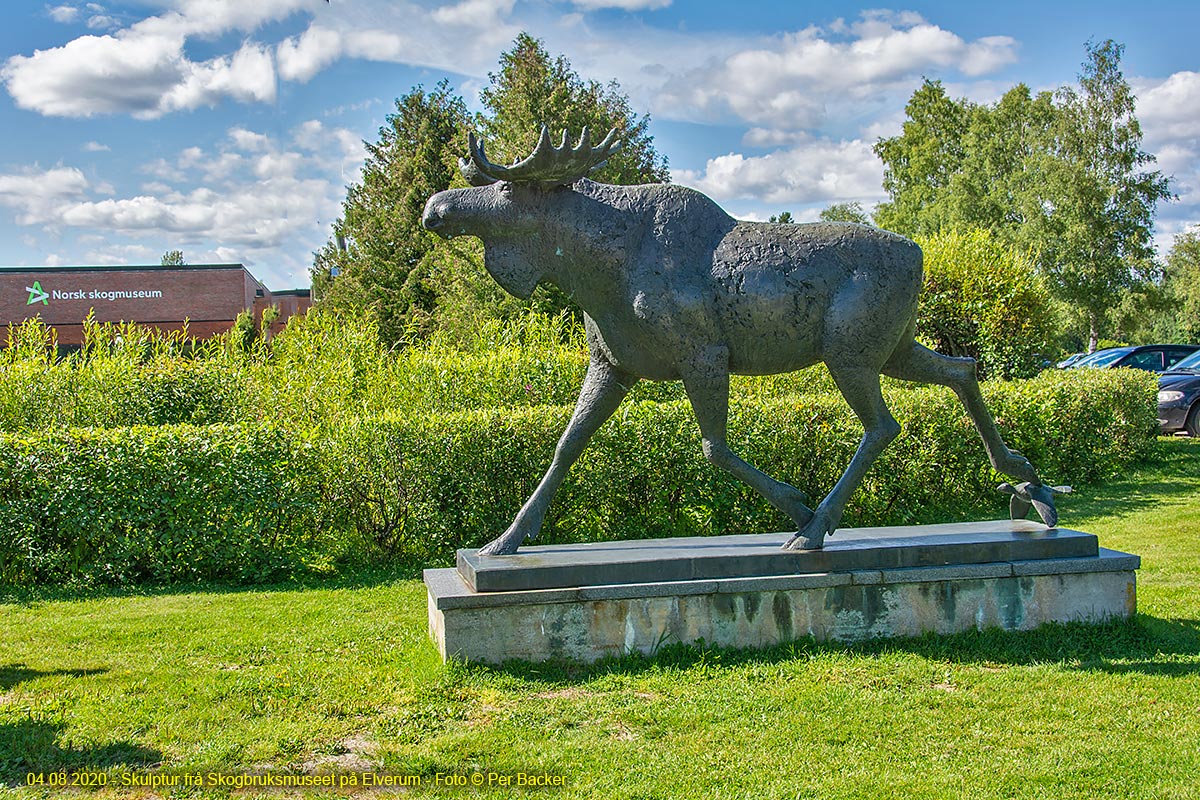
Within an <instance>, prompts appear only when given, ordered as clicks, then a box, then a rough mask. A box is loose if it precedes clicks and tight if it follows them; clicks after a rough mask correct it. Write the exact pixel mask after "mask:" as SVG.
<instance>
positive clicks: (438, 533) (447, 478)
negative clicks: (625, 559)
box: [323, 370, 1156, 562]
mask: <svg viewBox="0 0 1200 800" xmlns="http://www.w3.org/2000/svg"><path fill="white" fill-rule="evenodd" d="M1154 391H1155V385H1154V380H1153V376H1149V375H1146V374H1144V373H1137V372H1133V371H1127V370H1094V371H1092V370H1089V371H1084V372H1078V371H1074V372H1068V373H1062V372H1048V373H1044V374H1043V375H1041V376H1039V377H1038V378H1036V379H1034V380H1030V381H1023V382H1013V383H998V382H993V383H990V384H986V385H985V394H986V395H987V397H988V400H989V403H991V405H992V406H993V408H994V409H995V410H996V413H997V422H998V425H999V426H1000V428H1001V430H1002V431H1003V433H1004V435H1005V436H1006V438H1007V440H1008V442H1009V443H1010V445H1011V446H1013V447H1015V448H1017V449H1020V450H1022V451H1023V452H1025V453H1026V454H1027V455H1029V456H1030V457H1031V458H1032V459H1033V460H1034V463H1035V464H1037V466H1038V469H1039V472H1040V474H1041V475H1042V476H1043V477H1044V479H1046V480H1047V481H1052V482H1056V483H1059V482H1065V483H1073V484H1079V485H1086V484H1087V483H1090V482H1094V481H1097V480H1100V479H1103V478H1106V477H1110V476H1112V475H1114V474H1115V473H1117V472H1118V471H1119V470H1121V469H1122V468H1123V467H1125V466H1127V465H1128V464H1130V463H1133V462H1135V461H1137V460H1139V459H1140V458H1142V457H1144V456H1145V455H1146V454H1147V453H1148V452H1149V447H1150V445H1151V444H1152V442H1153V440H1154V435H1155V429H1156V423H1155V415H1154ZM888 397H889V403H890V405H891V407H892V408H893V410H894V412H895V414H896V416H897V418H898V419H899V420H900V421H901V423H902V424H903V427H904V433H903V434H902V435H901V437H900V438H899V439H897V441H896V442H894V443H893V444H892V445H891V446H890V447H889V448H888V449H887V450H886V451H885V452H884V454H883V456H882V457H881V458H880V460H879V462H878V463H877V464H876V466H875V468H874V469H872V470H871V471H870V473H869V474H868V475H867V478H866V480H865V481H864V483H863V487H862V489H861V490H860V491H859V492H857V493H856V494H855V496H854V497H853V499H852V500H851V503H850V506H849V507H848V509H847V513H846V517H845V521H844V522H845V524H846V525H886V524H899V523H911V522H931V521H938V520H946V519H950V518H955V517H958V518H965V517H966V516H971V515H978V514H979V513H980V512H981V510H985V511H986V512H987V513H991V514H1003V513H1006V507H1005V506H1006V500H1005V498H1004V496H1002V495H1000V494H999V493H998V492H996V486H997V484H998V483H999V482H1000V481H1001V480H1004V478H1002V477H1001V476H998V475H997V474H995V473H994V472H993V471H992V470H991V468H990V467H989V465H988V463H987V460H986V456H985V454H984V451H983V446H982V443H981V442H980V441H979V437H978V434H977V433H976V432H975V429H974V427H972V425H971V423H970V421H969V419H968V418H967V415H966V412H965V411H964V409H963V407H962V405H961V404H960V403H959V401H958V400H957V398H955V397H954V395H953V393H951V392H950V391H949V390H947V389H941V388H920V389H915V390H913V389H906V388H902V387H900V386H899V385H895V384H891V385H889V389H888ZM569 416H570V408H569V407H551V408H514V409H508V410H502V409H487V410H480V411H472V412H460V413H453V414H435V415H425V416H414V417H401V416H396V415H393V416H391V417H383V418H375V419H370V420H358V421H356V422H355V423H354V424H353V425H351V426H349V427H347V428H346V429H345V430H344V431H342V432H340V434H339V435H338V436H336V437H334V439H333V444H331V445H330V447H331V452H330V453H329V454H328V455H327V456H326V457H325V458H323V463H324V465H325V469H326V472H325V474H324V477H323V484H324V485H325V486H326V487H327V491H329V492H330V496H331V497H337V498H339V501H340V502H339V506H340V507H341V508H343V509H346V514H347V516H346V517H343V524H345V525H347V526H348V527H351V528H355V529H356V530H358V531H359V532H360V533H361V534H363V535H364V537H365V538H366V539H367V540H368V541H374V542H375V543H376V544H377V545H379V546H383V545H384V543H385V542H386V549H387V550H388V551H389V552H392V553H403V554H406V555H407V556H408V557H412V558H416V559H418V560H421V561H426V562H432V561H443V562H444V561H447V560H448V559H450V558H451V557H452V554H453V552H454V550H455V549H456V548H459V547H468V546H478V545H480V544H482V543H484V542H485V541H487V540H488V539H490V538H492V537H494V536H496V535H498V534H499V533H500V532H501V531H503V530H504V528H505V527H506V526H507V525H508V523H509V522H510V521H511V520H512V518H513V516H514V515H515V514H516V511H517V509H518V508H519V506H520V504H521V503H522V502H523V501H524V500H525V498H527V497H528V496H529V495H530V494H531V493H532V491H533V489H534V487H535V486H536V485H537V482H538V480H539V479H540V478H541V475H542V472H543V471H544V470H545V468H546V465H547V464H548V463H549V460H550V457H551V455H552V453H553V449H554V444H555V442H556V440H557V438H558V436H559V435H560V433H561V432H562V430H563V428H564V427H565V426H566V423H567V419H568V418H569ZM861 433H862V429H861V427H860V426H859V424H858V421H857V420H856V419H855V418H854V416H853V414H852V413H851V412H850V410H849V409H848V408H847V407H846V405H845V403H844V402H843V401H842V400H841V398H840V397H839V396H837V395H833V394H804V395H790V396H783V397H771V398H765V399H762V398H753V399H739V400H735V401H734V403H733V404H732V407H731V412H730V444H731V446H732V447H733V448H734V449H735V451H737V452H739V453H741V454H742V455H743V456H744V457H746V458H747V459H748V460H750V461H751V462H753V463H755V464H757V465H758V466H759V467H760V468H762V469H764V470H765V471H766V472H768V473H770V474H772V475H775V476H777V477H779V478H780V479H782V480H787V481H789V482H791V483H793V484H795V485H796V486H798V487H799V488H801V489H803V490H804V491H806V492H808V493H810V494H811V495H812V496H813V497H814V499H819V498H820V497H822V496H824V494H825V493H827V492H828V491H829V490H830V489H831V488H832V487H833V485H834V483H835V482H836V481H837V479H838V478H839V477H840V476H841V474H842V471H843V470H844V469H845V466H846V464H847V463H848V462H849V460H850V457H851V456H852V455H853V452H854V450H855V448H856V447H857V446H858V442H859V438H860V436H861ZM1068 519H1069V515H1068ZM788 524H789V523H788V521H787V520H786V519H785V518H784V517H782V515H780V514H779V513H778V512H776V511H775V510H774V509H772V508H771V507H770V506H769V505H768V504H767V503H766V502H765V501H763V500H762V499H761V498H760V497H759V496H758V495H756V494H755V493H754V492H753V491H752V490H750V489H749V488H747V487H746V486H744V485H743V484H741V483H739V482H737V481H735V480H734V479H732V478H731V477H729V476H727V475H726V474H725V473H723V472H720V471H719V470H716V469H714V468H712V467H710V466H709V465H708V464H707V463H706V462H705V461H704V459H703V456H702V455H701V448H700V436H699V431H698V429H697V426H696V424H695V421H694V419H693V417H692V412H691V409H690V407H689V406H688V404H687V403H686V402H683V401H676V402H671V403H664V404H656V403H646V402H643V403H636V402H635V403H626V404H625V405H624V406H622V408H621V409H620V410H619V411H618V413H617V415H616V417H615V418H614V419H613V420H611V421H610V422H608V423H607V424H606V425H605V426H604V427H602V428H601V429H600V431H599V432H598V433H597V434H596V436H595V437H594V439H593V440H592V442H591V443H590V444H589V446H588V448H587V450H585V451H584V454H583V456H582V458H581V459H580V461H579V463H577V464H576V466H575V467H574V469H572V470H571V472H570V474H569V475H568V477H567V479H566V481H565V482H564V484H563V486H562V488H561V489H560V490H559V493H558V496H557V499H556V500H555V502H554V504H553V505H552V506H551V509H550V512H549V515H548V517H547V520H546V525H545V528H544V531H543V541H545V542H558V541H593V540H600V539H623V538H640V537H648V536H670V535H688V534H695V535H700V534H709V533H731V532H738V531H761V530H773V529H774V530H784V529H786V527H787V525H788ZM364 552H370V550H367V551H364ZM375 552H378V550H376V551H375Z"/></svg>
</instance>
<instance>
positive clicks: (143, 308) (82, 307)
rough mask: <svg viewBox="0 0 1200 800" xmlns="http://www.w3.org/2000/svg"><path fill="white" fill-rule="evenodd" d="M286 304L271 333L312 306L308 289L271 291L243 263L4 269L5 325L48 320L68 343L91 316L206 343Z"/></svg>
mask: <svg viewBox="0 0 1200 800" xmlns="http://www.w3.org/2000/svg"><path fill="white" fill-rule="evenodd" d="M272 305H274V306H278V307H279V310H280V315H279V319H278V320H277V321H276V323H275V324H274V325H272V326H271V331H272V332H273V333H274V332H278V331H279V330H280V329H282V327H283V325H284V323H285V322H287V320H288V318H289V317H291V316H293V315H295V314H302V313H304V312H305V311H306V310H308V308H309V306H311V305H312V300H311V297H310V296H309V290H308V289H292V290H288V291H281V292H271V291H270V290H269V289H267V288H266V287H265V286H263V284H262V283H261V282H259V281H258V279H256V278H255V277H254V276H253V275H251V274H250V272H249V270H247V269H246V268H245V267H244V266H242V265H241V264H189V265H187V266H181V267H176V266H172V267H157V266H147V267H0V326H6V325H7V324H8V323H11V322H21V321H23V320H26V319H30V318H32V317H35V316H40V317H41V318H42V320H43V321H44V322H46V323H47V324H49V325H51V326H53V327H54V328H55V329H56V330H57V331H58V342H59V344H60V345H67V346H71V345H78V344H81V343H82V334H83V325H82V322H83V319H84V318H85V317H86V316H87V315H88V312H89V311H93V312H94V313H95V317H96V319H97V320H98V321H100V322H137V323H140V324H143V325H151V326H154V327H156V328H160V329H163V330H178V329H179V328H182V327H183V324H184V321H185V320H187V323H188V331H189V333H191V335H193V336H195V337H197V338H200V339H204V338H208V337H209V336H213V335H214V334H217V333H221V332H223V331H226V330H229V328H230V327H231V326H232V325H233V321H234V320H235V319H236V318H237V316H238V314H240V313H241V312H243V311H247V310H252V311H253V312H254V316H255V317H256V318H259V317H261V315H262V312H263V309H265V308H267V307H268V306H272Z"/></svg>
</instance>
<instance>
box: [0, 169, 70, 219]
mask: <svg viewBox="0 0 1200 800" xmlns="http://www.w3.org/2000/svg"><path fill="white" fill-rule="evenodd" d="M88 188H89V183H88V179H87V177H86V176H84V174H83V173H82V172H80V171H79V170H78V169H76V168H75V167H63V166H58V167H54V168H52V169H48V170H42V169H38V168H37V167H33V168H30V169H27V170H24V171H22V172H19V173H14V174H8V175H0V206H8V207H9V208H12V209H14V210H15V211H16V222H17V224H19V225H41V224H49V225H54V224H55V223H56V219H55V214H56V210H57V209H58V208H61V207H62V206H63V205H64V204H69V203H71V202H75V201H76V200H77V199H78V198H81V197H83V196H84V195H85V194H86V192H87V190H88Z"/></svg>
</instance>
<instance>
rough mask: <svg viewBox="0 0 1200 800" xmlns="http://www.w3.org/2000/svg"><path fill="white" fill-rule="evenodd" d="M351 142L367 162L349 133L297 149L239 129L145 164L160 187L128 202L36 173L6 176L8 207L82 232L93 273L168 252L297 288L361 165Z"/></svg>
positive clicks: (313, 134) (63, 170)
mask: <svg viewBox="0 0 1200 800" xmlns="http://www.w3.org/2000/svg"><path fill="white" fill-rule="evenodd" d="M293 138H294V139H303V140H304V142H305V145H306V146H305V147H300V146H299V145H298V143H297V142H293V141H292V139H293ZM349 142H353V143H354V144H355V149H354V152H357V153H361V145H360V144H358V143H357V138H356V137H354V136H353V134H351V133H350V132H349V131H347V130H345V129H344V128H332V127H327V126H324V125H322V124H321V123H320V122H319V121H315V120H313V121H310V123H308V124H305V125H301V126H298V128H297V129H296V130H295V131H294V132H293V136H292V137H289V139H288V140H277V139H274V138H272V137H270V136H268V135H265V134H262V133H258V132H255V131H250V130H248V129H245V128H241V127H234V128H231V129H229V130H228V131H227V132H226V136H225V137H224V138H223V139H221V140H219V141H218V142H217V143H216V145H215V146H214V147H213V148H211V149H206V148H201V147H196V146H193V147H187V148H184V149H182V150H180V151H179V152H178V153H177V154H176V155H175V156H173V157H171V158H159V159H155V160H154V161H151V162H149V163H147V164H145V165H144V166H143V167H142V171H143V172H146V173H148V174H150V175H152V176H154V177H155V179H154V180H151V181H148V182H146V183H144V184H142V186H141V188H140V190H138V191H136V192H131V193H129V194H126V195H121V194H119V193H118V192H116V191H115V190H114V188H113V187H112V186H110V185H107V184H105V183H104V182H103V181H98V180H91V181H89V180H88V178H87V177H86V176H85V175H84V174H83V173H82V172H81V171H80V170H78V169H76V168H73V167H64V166H59V167H55V168H53V169H49V170H43V169H38V168H30V169H27V170H25V171H23V172H19V173H13V174H7V175H0V206H4V207H9V208H12V209H13V216H14V218H15V221H16V222H17V223H18V224H19V225H23V226H39V227H40V228H41V230H42V231H45V232H54V233H56V234H57V233H59V232H61V231H63V230H64V229H68V230H71V231H74V232H76V233H77V234H78V235H77V236H76V240H77V241H78V243H79V245H80V247H81V251H80V253H77V254H76V258H79V257H80V256H81V255H82V256H84V257H85V258H84V260H86V261H89V262H92V263H98V264H106V263H129V262H130V261H144V260H145V256H144V255H139V253H141V252H142V250H140V249H139V248H144V247H146V246H148V243H149V244H153V243H156V242H162V243H164V245H163V246H165V244H166V243H170V247H172V248H175V247H178V248H181V249H184V250H185V251H187V252H188V254H189V256H190V257H191V259H192V260H216V261H221V262H234V261H237V262H243V263H247V264H250V263H254V262H255V261H256V260H257V261H261V262H263V264H264V267H263V269H262V274H260V275H259V277H261V278H263V279H264V280H269V281H270V282H271V283H272V284H273V285H288V286H293V285H297V284H303V283H304V281H305V278H306V274H307V267H308V265H309V263H311V262H310V253H311V252H312V251H313V250H315V249H316V248H318V247H319V246H320V245H321V244H322V242H323V238H324V236H325V234H326V233H327V231H328V225H329V223H330V222H332V220H333V219H335V218H336V216H337V214H338V212H339V208H340V202H341V199H342V197H343V196H344V188H343V187H344V183H345V179H344V171H345V169H346V167H347V164H349V165H351V167H352V168H354V169H357V167H358V165H359V164H361V158H360V159H359V160H358V161H352V160H351V159H350V156H349V155H348V153H349V151H350V147H349ZM98 232H103V235H102V236H98V235H97V233H98ZM163 246H159V247H158V249H157V250H155V251H154V253H152V254H151V255H154V256H155V258H157V253H159V252H161V250H162V249H163ZM151 249H154V248H151ZM201 254H207V255H201ZM218 256H219V257H218Z"/></svg>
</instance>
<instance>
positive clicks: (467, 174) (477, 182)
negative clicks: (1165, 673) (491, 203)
mask: <svg viewBox="0 0 1200 800" xmlns="http://www.w3.org/2000/svg"><path fill="white" fill-rule="evenodd" d="M458 171H459V172H461V173H462V174H463V177H464V178H466V179H467V183H469V184H471V185H472V186H491V185H492V184H493V183H495V182H496V179H495V178H489V177H488V176H487V175H484V174H483V172H482V171H481V170H480V169H479V167H477V166H475V162H474V161H471V160H470V159H466V158H460V159H459V160H458Z"/></svg>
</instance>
